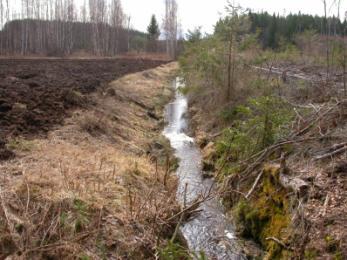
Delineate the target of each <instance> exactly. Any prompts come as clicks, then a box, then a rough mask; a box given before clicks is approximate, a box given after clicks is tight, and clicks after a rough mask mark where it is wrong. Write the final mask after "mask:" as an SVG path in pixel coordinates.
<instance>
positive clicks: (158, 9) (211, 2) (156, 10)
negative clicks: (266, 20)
mask: <svg viewBox="0 0 347 260" xmlns="http://www.w3.org/2000/svg"><path fill="white" fill-rule="evenodd" d="M341 1H342V7H341V16H342V18H343V17H344V13H345V11H347V0H341ZM9 2H10V3H11V4H12V5H13V6H12V7H14V9H15V10H16V9H17V10H19V9H20V0H10V1H9ZM75 2H76V3H77V4H78V5H80V4H82V3H83V2H84V0H75ZM87 2H88V0H87ZM177 2H178V6H179V17H180V21H181V24H182V27H183V30H184V31H185V32H186V31H187V30H188V29H194V28H196V27H198V26H202V28H203V31H205V32H212V31H213V25H214V24H215V23H216V21H217V20H218V19H219V17H221V15H222V14H223V13H224V7H225V5H226V3H227V0H177ZM327 2H328V9H330V12H329V13H330V14H331V15H333V14H336V13H337V8H336V7H335V6H333V7H331V4H332V3H333V2H334V0H327ZM235 3H239V4H240V5H241V6H242V7H244V8H251V9H252V10H254V11H262V10H263V11H268V12H270V13H274V12H275V13H279V14H288V13H290V12H292V13H298V12H299V11H301V13H309V14H319V15H323V13H324V10H323V3H322V0H235ZM122 4H123V7H124V10H125V12H126V13H127V14H128V15H130V16H131V24H132V27H133V28H135V29H138V30H142V31H145V30H146V28H147V26H148V24H149V21H150V17H151V15H152V14H155V15H156V16H157V18H158V20H159V22H160V23H161V21H162V19H163V14H164V10H165V8H164V0H122Z"/></svg>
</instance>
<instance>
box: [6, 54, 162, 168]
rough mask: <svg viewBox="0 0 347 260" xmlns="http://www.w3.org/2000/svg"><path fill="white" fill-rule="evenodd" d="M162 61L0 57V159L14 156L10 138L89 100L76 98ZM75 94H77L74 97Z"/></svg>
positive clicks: (48, 124)
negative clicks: (8, 148) (9, 144)
mask: <svg viewBox="0 0 347 260" xmlns="http://www.w3.org/2000/svg"><path fill="white" fill-rule="evenodd" d="M163 63H164V62H163V61H155V60H135V59H113V60H112V59H107V60H100V59H97V60H51V59H49V60H48V59H32V60H28V59H23V60H18V59H16V60H14V59H12V60H10V59H0V161H1V160H6V159H9V158H11V157H13V156H14V155H13V153H12V152H10V151H8V150H7V149H6V145H5V143H6V140H7V139H8V138H9V137H11V136H26V137H28V136H29V137H30V136H37V135H42V134H45V133H47V131H49V130H50V129H51V128H52V127H53V126H55V125H57V124H60V123H62V121H63V119H64V117H66V116H67V115H68V114H69V112H70V111H71V110H72V109H73V108H75V107H80V106H85V105H88V104H90V102H91V101H88V99H85V98H83V99H79V98H80V97H82V96H81V95H80V94H82V95H83V96H86V97H87V96H88V94H90V93H92V92H94V91H96V90H97V89H98V88H101V87H102V86H103V85H105V84H106V83H108V82H110V81H112V80H115V79H117V78H119V77H121V76H124V75H125V74H128V73H134V72H138V71H142V70H146V69H150V68H153V67H156V66H159V65H161V64H163ZM76 93H77V95H76Z"/></svg>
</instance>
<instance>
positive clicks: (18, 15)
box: [0, 0, 179, 57]
mask: <svg viewBox="0 0 347 260" xmlns="http://www.w3.org/2000/svg"><path fill="white" fill-rule="evenodd" d="M177 10H178V5H177V3H176V1H174V0H167V1H165V17H164V19H163V22H162V25H161V29H162V32H160V28H159V24H156V26H157V29H158V31H156V32H154V34H153V35H151V32H150V31H149V32H146V33H145V32H140V31H137V30H136V29H133V28H132V26H131V17H130V16H128V15H127V14H125V12H124V10H123V8H122V3H121V1H120V0H90V1H84V4H83V5H82V6H80V7H78V6H77V5H76V3H75V1H74V0H54V1H45V0H22V1H20V4H18V6H17V7H16V8H13V6H11V4H10V2H9V1H8V0H0V28H1V29H2V30H1V31H0V55H7V56H8V55H41V56H68V55H71V54H73V53H75V54H77V55H82V56H83V55H95V56H115V55H117V54H120V53H125V52H130V51H135V52H157V53H158V52H159V53H167V54H168V55H169V56H170V57H175V56H176V50H177V48H178V45H179V44H178V41H177V40H178V33H179V32H178V27H179V24H178V19H177ZM148 22H150V17H149V18H148ZM151 22H152V21H151ZM155 22H156V23H157V21H156V20H155ZM161 35H162V37H161V38H160V39H159V37H160V36H161Z"/></svg>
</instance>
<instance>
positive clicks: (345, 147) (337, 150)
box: [313, 142, 347, 161]
mask: <svg viewBox="0 0 347 260" xmlns="http://www.w3.org/2000/svg"><path fill="white" fill-rule="evenodd" d="M345 151H347V142H346V143H342V144H335V145H333V146H332V147H331V148H329V149H328V152H327V153H324V154H322V155H318V156H315V157H314V158H313V160H314V161H318V160H324V159H327V158H331V157H334V156H337V155H339V154H341V153H343V152H345Z"/></svg>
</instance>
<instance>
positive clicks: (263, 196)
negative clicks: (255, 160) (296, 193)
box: [234, 166, 290, 259]
mask: <svg viewBox="0 0 347 260" xmlns="http://www.w3.org/2000/svg"><path fill="white" fill-rule="evenodd" d="M278 175H279V169H278V168H276V167H272V166H269V167H265V169H264V179H263V183H262V187H261V190H260V191H259V193H258V194H257V197H256V198H255V199H254V200H252V201H246V200H241V201H240V202H239V203H238V204H237V205H236V206H235V207H234V216H235V219H236V220H237V222H238V224H239V225H241V229H240V233H241V235H242V236H243V237H245V238H249V239H253V240H254V241H256V242H257V243H259V244H260V245H261V246H262V247H263V248H264V250H266V252H267V256H266V258H267V259H281V257H283V254H288V253H289V252H286V250H284V248H282V247H281V246H280V245H279V244H278V243H276V242H273V241H271V240H266V239H267V238H269V237H276V238H278V239H280V240H281V241H283V242H284V243H285V242H286V241H287V240H288V236H286V231H288V227H289V224H290V215H289V202H288V200H287V198H286V192H285V190H283V189H282V188H281V187H280V185H278Z"/></svg>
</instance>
